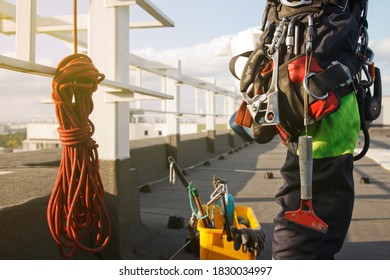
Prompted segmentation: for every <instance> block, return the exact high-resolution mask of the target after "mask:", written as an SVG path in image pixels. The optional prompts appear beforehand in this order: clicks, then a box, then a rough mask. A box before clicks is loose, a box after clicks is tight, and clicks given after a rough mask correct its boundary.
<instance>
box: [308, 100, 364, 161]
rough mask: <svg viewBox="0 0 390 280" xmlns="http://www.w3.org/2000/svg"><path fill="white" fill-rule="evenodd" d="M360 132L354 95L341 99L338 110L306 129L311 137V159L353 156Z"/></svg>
mask: <svg viewBox="0 0 390 280" xmlns="http://www.w3.org/2000/svg"><path fill="white" fill-rule="evenodd" d="M359 132H360V117H359V109H358V105H357V100H356V95H355V94H353V93H352V94H348V95H347V96H345V97H344V98H342V99H341V104H340V108H339V109H338V110H337V111H336V112H335V113H333V114H331V115H329V116H326V117H324V118H323V119H321V120H320V121H319V122H317V123H314V124H313V125H310V126H309V127H308V135H310V136H312V137H313V158H314V159H320V158H328V157H336V156H340V155H344V154H353V153H354V150H355V147H356V143H357V140H358V138H359Z"/></svg>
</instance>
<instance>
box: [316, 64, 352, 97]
mask: <svg viewBox="0 0 390 280" xmlns="http://www.w3.org/2000/svg"><path fill="white" fill-rule="evenodd" d="M349 79H350V77H349V75H348V74H347V73H346V72H345V70H344V68H343V67H342V66H341V64H338V63H337V64H333V65H331V66H329V68H327V69H325V70H323V71H321V72H319V73H317V74H316V75H314V76H313V77H312V78H311V79H309V89H310V91H311V92H312V93H313V94H314V95H315V96H318V97H321V96H323V95H324V94H326V93H328V92H330V91H331V90H334V89H335V88H337V87H339V86H340V85H341V84H343V83H345V82H347V81H348V80H349Z"/></svg>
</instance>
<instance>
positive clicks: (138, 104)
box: [135, 68, 142, 110]
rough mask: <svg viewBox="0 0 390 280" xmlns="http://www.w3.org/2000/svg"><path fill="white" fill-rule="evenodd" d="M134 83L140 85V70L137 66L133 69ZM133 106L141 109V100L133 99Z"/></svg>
mask: <svg viewBox="0 0 390 280" xmlns="http://www.w3.org/2000/svg"><path fill="white" fill-rule="evenodd" d="M135 85H136V86H138V87H142V70H141V69H139V68H138V69H136V70H135ZM135 108H136V109H138V110H141V109H142V101H141V100H135Z"/></svg>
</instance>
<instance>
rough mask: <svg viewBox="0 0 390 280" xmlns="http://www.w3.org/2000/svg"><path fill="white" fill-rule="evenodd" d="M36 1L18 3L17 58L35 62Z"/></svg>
mask: <svg viewBox="0 0 390 280" xmlns="http://www.w3.org/2000/svg"><path fill="white" fill-rule="evenodd" d="M36 6H37V3H36V0H17V1H16V48H15V49H16V52H15V53H16V58H18V59H22V60H26V61H31V62H35V33H36V32H35V30H36Z"/></svg>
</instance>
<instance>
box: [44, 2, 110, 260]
mask: <svg viewBox="0 0 390 280" xmlns="http://www.w3.org/2000/svg"><path fill="white" fill-rule="evenodd" d="M73 15H74V33H73V34H74V45H73V46H74V54H73V55H70V56H68V57H66V58H64V59H63V60H62V61H61V62H60V63H59V65H58V67H57V71H56V73H55V76H54V79H53V83H52V87H53V91H52V99H53V101H54V103H55V110H56V116H57V120H58V124H59V128H58V134H59V138H60V142H61V144H62V146H63V148H62V157H61V163H60V167H59V170H58V174H57V179H56V182H55V185H54V188H53V191H52V194H51V196H50V200H49V204H48V207H47V221H48V225H49V229H50V232H51V234H52V236H53V238H54V240H55V241H56V243H57V245H58V248H59V250H60V253H61V255H62V256H63V257H64V258H72V257H73V256H74V255H75V254H76V252H77V250H78V249H82V250H84V251H87V252H90V253H98V252H100V251H102V250H103V249H104V248H105V247H106V246H107V244H108V242H109V240H110V235H111V224H110V219H109V216H108V213H107V210H106V208H105V206H104V189H103V184H102V180H101V178H100V174H99V157H98V151H97V148H98V145H97V144H96V141H94V140H93V139H92V138H91V137H92V135H93V133H94V131H95V127H94V125H93V123H92V122H91V120H89V115H90V114H91V112H92V110H93V101H92V93H93V92H95V91H96V90H97V85H98V84H99V83H100V82H101V81H102V80H103V79H104V75H103V74H101V73H99V71H98V70H97V69H96V68H95V66H94V65H93V63H92V60H91V59H90V58H89V57H88V56H87V55H84V54H77V0H74V1H73Z"/></svg>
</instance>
